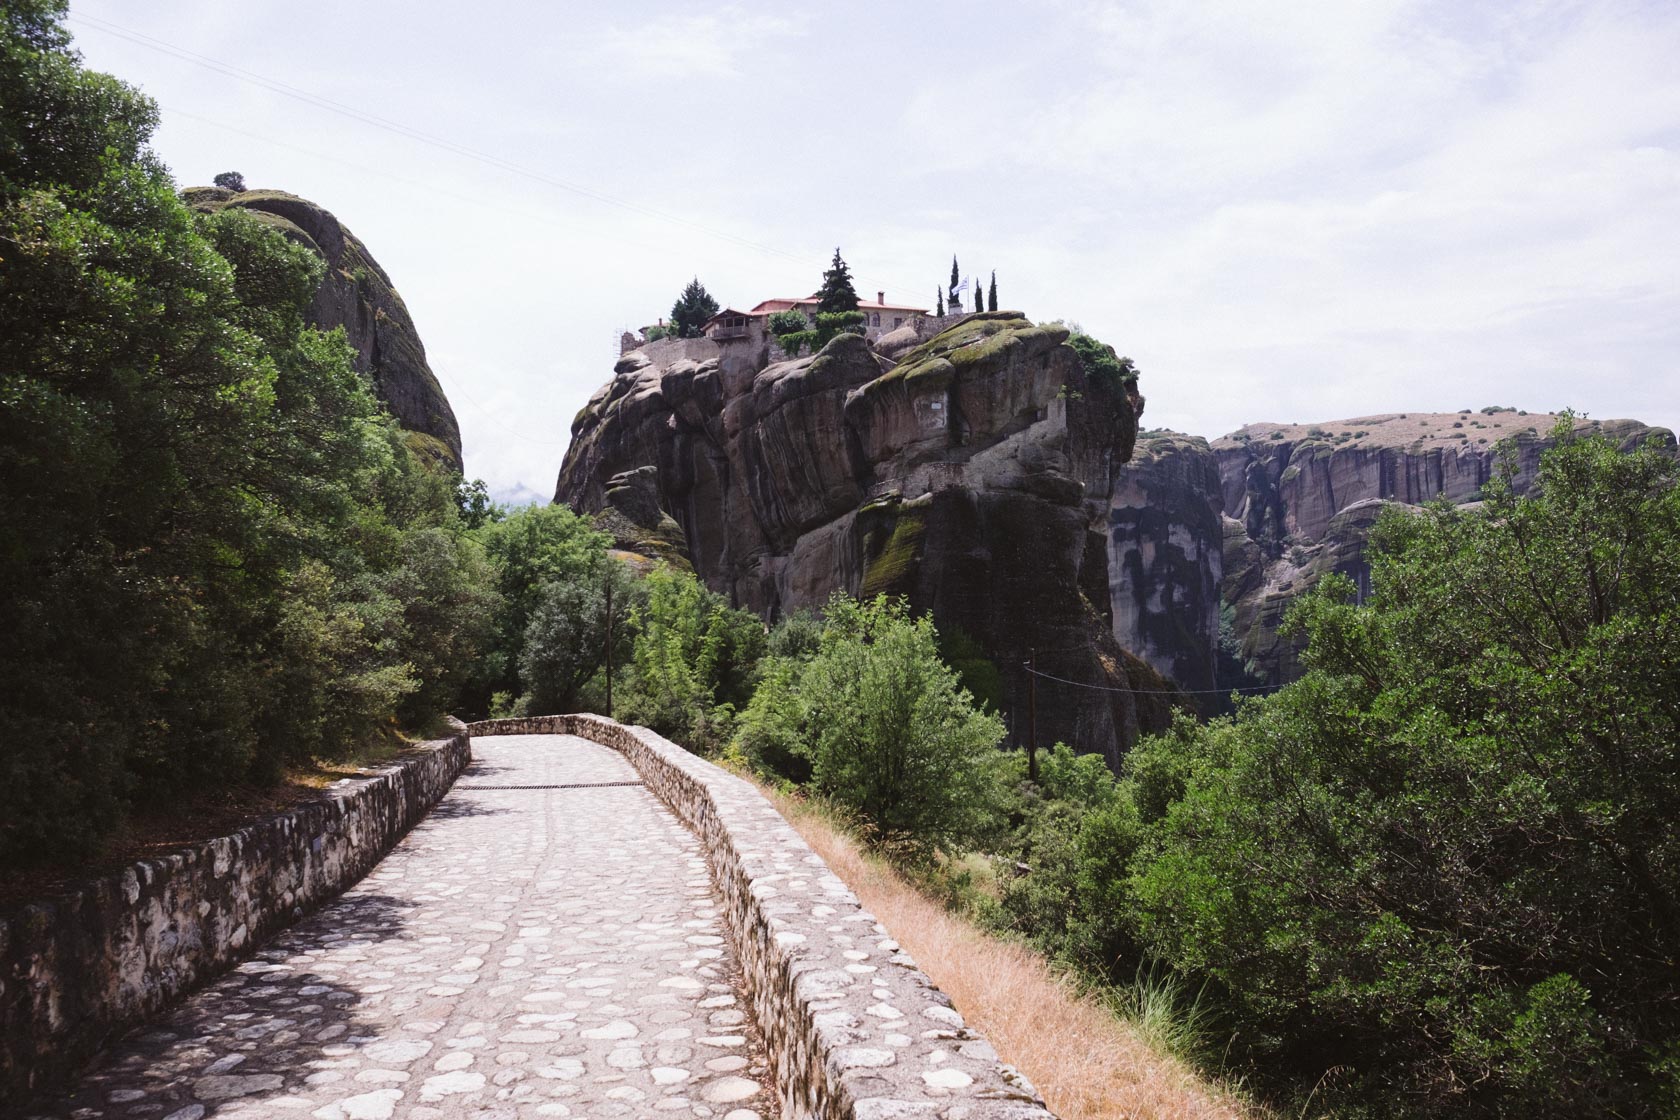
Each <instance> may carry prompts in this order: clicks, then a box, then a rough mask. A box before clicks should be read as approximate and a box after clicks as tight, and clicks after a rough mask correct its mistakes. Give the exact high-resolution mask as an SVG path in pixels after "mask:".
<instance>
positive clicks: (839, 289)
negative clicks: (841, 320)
mask: <svg viewBox="0 0 1680 1120" xmlns="http://www.w3.org/2000/svg"><path fill="white" fill-rule="evenodd" d="M817 300H818V302H817V311H818V312H821V313H826V314H831V315H832V314H834V313H836V312H841V311H856V310H857V306H858V294H857V290H856V289H855V288H853V287H852V270H851V269H849V268H847V267H846V262H845V261H843V260H841V259H840V250H839V249H835V250H834V262H833V263H832V264H830V265H829V266H828V271H826V272H824V273H823V281H822V287H821V288H820V289H818V291H817Z"/></svg>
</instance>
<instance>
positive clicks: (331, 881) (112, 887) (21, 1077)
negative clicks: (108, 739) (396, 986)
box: [0, 732, 471, 1102]
mask: <svg viewBox="0 0 1680 1120" xmlns="http://www.w3.org/2000/svg"><path fill="white" fill-rule="evenodd" d="M470 760H471V745H470V743H469V741H468V739H467V736H466V735H465V734H464V733H461V732H457V733H456V734H454V735H453V736H451V737H450V738H448V739H442V740H438V741H436V742H433V743H428V744H427V745H426V746H425V747H424V748H422V749H421V751H420V753H419V755H418V757H415V758H411V759H407V760H405V761H403V762H401V763H400V764H398V765H396V766H393V767H391V768H390V769H388V770H385V771H383V772H381V773H380V774H378V775H377V776H375V777H372V778H369V779H366V780H362V781H359V782H357V783H355V784H353V785H351V786H349V787H346V788H345V789H344V790H343V791H342V792H339V793H337V794H336V795H335V796H333V797H330V798H324V799H322V800H319V801H312V802H309V803H308V804H305V805H300V806H298V807H297V808H295V809H290V810H287V811H286V812H283V813H279V814H276V815H274V816H272V817H269V818H267V819H266V820H262V821H259V822H258V823H256V824H253V825H249V826H247V827H246V828H243V829H240V830H239V831H238V832H235V833H233V834H232V835H231V836H222V837H218V838H216V839H214V840H207V841H204V842H202V843H199V844H195V845H193V846H191V847H188V848H184V849H182V850H181V851H178V852H175V853H173V854H172V855H168V856H164V857H162V858H159V859H146V860H141V861H140V862H138V863H136V864H134V865H132V866H131V867H129V868H127V869H126V870H124V871H121V872H117V873H115V874H112V875H109V876H107V877H105V878H102V879H96V880H93V881H91V882H88V883H86V884H84V885H83V886H81V887H80V888H78V889H77V890H76V891H75V892H74V893H73V894H70V895H68V896H66V897H64V898H62V899H56V900H53V901H48V902H38V903H30V904H26V905H22V906H16V907H11V908H8V909H5V910H0V1102H21V1101H23V1100H26V1099H28V1098H30V1097H32V1096H35V1095H37V1094H42V1093H45V1092H48V1091H50V1090H52V1089H54V1088H55V1087H57V1086H59V1085H61V1084H64V1083H66V1082H68V1081H69V1080H70V1079H71V1078H72V1077H73V1076H75V1075H76V1074H77V1073H78V1072H80V1070H81V1069H82V1067H83V1066H84V1065H86V1063H87V1062H88V1061H89V1060H90V1059H91V1058H92V1057H93V1056H94V1055H95V1054H96V1053H98V1051H99V1050H100V1049H101V1048H102V1047H104V1046H105V1045H106V1044H107V1043H108V1042H110V1041H111V1040H112V1039H114V1038H115V1037H116V1036H118V1035H120V1034H122V1033H123V1032H124V1031H127V1030H129V1029H130V1028H132V1027H134V1026H136V1025H138V1024H139V1023H141V1022H143V1021H145V1020H146V1019H148V1018H149V1017H151V1016H152V1015H154V1014H156V1013H157V1012H158V1011H160V1010H162V1009H163V1008H164V1007H166V1006H167V1005H169V1004H170V1003H172V1002H174V1001H175V1000H176V999H177V998H178V997H180V996H181V995H183V994H184V993H185V992H187V991H188V990H189V989H191V988H194V987H196V986H198V985H199V984H201V983H203V982H204V981H206V980H208V979H210V978H211V977H213V976H215V975H216V974H218V973H219V972H221V971H222V970H224V969H226V968H227V967H228V966H230V965H232V964H233V963H235V962H236V961H238V960H240V959H241V958H243V957H245V956H246V955H248V954H249V953H250V952H251V951H252V950H253V949H254V948H255V947H256V946H257V944H258V943H260V942H261V941H262V940H263V939H264V938H266V937H268V936H269V935H270V934H272V933H274V932H275V931H276V930H278V929H280V928H282V927H283V926H286V925H289V924H291V923H292V922H293V921H295V920H296V919H297V918H299V917H301V916H302V915H303V914H304V913H305V912H307V911H309V910H311V909H314V908H315V907H317V906H319V905H321V904H322V903H324V902H326V901H328V900H329V899H331V898H332V897H334V896H335V895H337V894H338V893H339V892H340V891H342V890H343V889H344V888H346V887H348V886H349V885H351V884H352V883H354V882H355V881H356V880H358V879H360V878H361V877H362V876H363V875H365V874H366V873H367V872H368V870H369V869H371V868H372V867H373V865H374V864H375V863H377V862H378V861H379V859H380V857H382V856H383V855H384V854H385V853H386V852H387V851H389V850H390V848H391V846H392V845H393V844H395V843H396V842H397V840H398V839H399V838H400V837H401V836H402V835H403V834H404V833H406V832H407V831H408V830H409V829H410V828H411V827H413V825H414V824H415V823H416V822H417V821H418V820H419V819H420V818H421V817H422V816H424V815H425V814H426V811H427V810H428V809H430V808H431V807H432V806H433V805H434V804H435V803H436V802H437V800H438V799H439V798H440V797H442V796H443V795H444V793H445V792H446V791H447V790H448V789H449V787H450V785H451V784H453V783H454V781H455V778H456V776H457V775H458V774H460V772H461V771H462V770H463V769H465V768H466V766H467V763H468V762H469V761H470Z"/></svg>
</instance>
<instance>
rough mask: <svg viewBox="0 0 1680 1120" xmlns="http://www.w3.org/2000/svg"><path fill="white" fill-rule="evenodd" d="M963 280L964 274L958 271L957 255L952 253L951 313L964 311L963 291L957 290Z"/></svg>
mask: <svg viewBox="0 0 1680 1120" xmlns="http://www.w3.org/2000/svg"><path fill="white" fill-rule="evenodd" d="M961 281H962V274H961V273H959V272H958V271H957V255H956V254H955V253H952V254H951V314H953V315H956V314H958V313H959V312H961V311H962V293H961V292H959V291H957V285H958V284H959V283H961Z"/></svg>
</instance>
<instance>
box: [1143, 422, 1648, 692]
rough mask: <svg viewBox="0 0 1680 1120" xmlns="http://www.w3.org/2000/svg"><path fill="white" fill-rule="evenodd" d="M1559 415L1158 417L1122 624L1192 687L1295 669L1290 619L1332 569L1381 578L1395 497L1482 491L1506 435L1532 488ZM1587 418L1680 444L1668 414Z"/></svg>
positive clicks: (1625, 435)
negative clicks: (1653, 419) (1178, 429)
mask: <svg viewBox="0 0 1680 1120" xmlns="http://www.w3.org/2000/svg"><path fill="white" fill-rule="evenodd" d="M1557 419H1558V418H1557V417H1556V416H1555V415H1551V414H1545V413H1540V414H1534V415H1530V414H1528V413H1519V412H1517V411H1515V410H1512V409H1497V410H1496V409H1488V410H1484V411H1482V412H1479V413H1475V412H1470V411H1468V410H1466V411H1464V412H1457V413H1389V414H1385V415H1380V416H1364V417H1359V418H1356V419H1352V420H1340V421H1330V422H1325V423H1322V424H1315V425H1292V424H1250V425H1249V426H1247V427H1245V428H1243V429H1241V430H1239V431H1236V432H1233V433H1231V434H1230V435H1228V436H1225V437H1224V438H1222V439H1218V440H1215V441H1214V442H1213V443H1212V444H1207V443H1205V442H1203V441H1202V440H1200V439H1196V438H1195V437H1191V436H1180V435H1176V434H1174V433H1147V434H1145V435H1144V436H1143V437H1141V441H1140V442H1141V446H1140V451H1139V453H1138V455H1137V457H1136V458H1135V460H1134V461H1133V462H1132V463H1130V464H1128V465H1127V466H1126V467H1125V468H1123V469H1122V471H1121V476H1120V480H1119V482H1118V483H1117V484H1116V486H1115V491H1114V493H1115V497H1114V503H1113V510H1112V511H1111V515H1110V517H1111V526H1110V531H1111V535H1112V542H1111V550H1112V551H1113V552H1114V553H1115V555H1116V556H1118V557H1120V559H1121V562H1120V563H1119V564H1117V565H1116V566H1115V568H1114V570H1113V572H1112V575H1111V584H1112V587H1113V591H1114V604H1115V607H1114V618H1115V634H1116V637H1117V638H1118V640H1119V641H1120V643H1121V644H1123V645H1125V646H1126V647H1127V648H1129V649H1134V650H1136V651H1137V652H1138V653H1139V654H1140V655H1141V656H1142V657H1144V658H1145V659H1146V660H1148V661H1149V662H1150V663H1151V664H1152V665H1154V666H1155V667H1156V668H1157V669H1159V670H1160V671H1161V672H1162V673H1164V674H1166V675H1167V676H1169V677H1171V678H1172V679H1174V680H1175V681H1177V682H1178V683H1179V684H1181V685H1182V686H1184V687H1185V688H1191V689H1194V688H1203V687H1218V688H1221V689H1226V688H1233V687H1240V686H1244V685H1255V684H1266V685H1276V684H1282V683H1284V682H1287V681H1289V680H1292V679H1294V678H1295V677H1296V676H1297V675H1298V674H1299V664H1298V661H1297V658H1298V655H1299V652H1300V651H1299V647H1298V645H1297V644H1296V643H1295V642H1293V641H1290V640H1286V639H1284V638H1282V637H1281V636H1280V635H1279V634H1278V627H1279V625H1280V624H1281V623H1282V621H1283V617H1284V615H1285V613H1286V612H1287V611H1288V609H1289V607H1290V605H1291V604H1292V603H1294V601H1295V600H1296V599H1297V598H1299V597H1300V596H1301V595H1302V594H1303V593H1305V592H1306V591H1307V590H1309V589H1310V588H1312V587H1313V586H1314V585H1316V584H1317V583H1318V581H1319V580H1320V579H1322V578H1323V577H1324V576H1325V575H1326V574H1328V573H1330V572H1341V573H1343V574H1344V575H1347V576H1348V577H1349V578H1350V579H1352V580H1353V581H1354V583H1355V584H1356V585H1357V586H1359V587H1360V589H1361V591H1362V592H1363V591H1368V590H1369V588H1370V574H1371V573H1370V564H1369V562H1368V561H1367V559H1366V554H1365V553H1366V543H1367V541H1368V540H1369V537H1370V531H1371V527H1372V526H1373V525H1374V524H1375V523H1376V520H1377V517H1378V516H1379V515H1380V514H1381V513H1382V511H1383V509H1384V508H1385V507H1387V506H1388V505H1390V504H1396V503H1398V504H1404V505H1418V504H1421V503H1423V502H1427V501H1431V500H1433V499H1435V498H1437V497H1445V498H1446V499H1447V500H1448V501H1452V502H1458V503H1466V502H1472V501H1475V500H1476V499H1477V498H1478V496H1479V495H1480V493H1481V490H1482V487H1483V486H1485V485H1486V484H1487V483H1488V482H1489V481H1490V480H1491V479H1492V478H1493V477H1494V476H1495V474H1496V473H1497V472H1498V471H1500V470H1503V469H1505V466H1504V465H1503V464H1502V462H1501V455H1502V451H1501V450H1500V445H1501V443H1502V441H1503V442H1504V446H1505V448H1506V449H1508V455H1509V459H1508V462H1509V469H1511V470H1512V471H1513V475H1512V477H1513V481H1514V483H1515V485H1516V487H1517V489H1518V491H1519V492H1521V491H1523V490H1526V489H1527V488H1528V487H1529V486H1530V485H1531V484H1532V483H1533V481H1534V478H1535V475H1536V473H1537V471H1538V469H1539V465H1540V454H1541V452H1542V451H1543V450H1544V449H1545V448H1546V447H1547V446H1548V445H1549V443H1550V439H1549V435H1548V433H1549V432H1550V431H1551V429H1552V427H1553V425H1554V424H1555V423H1556V422H1557ZM1576 427H1577V430H1580V431H1596V432H1600V433H1602V434H1604V435H1606V436H1608V437H1610V438H1611V439H1612V440H1614V441H1616V442H1617V443H1618V444H1620V445H1621V446H1623V447H1631V446H1633V445H1634V444H1636V443H1639V442H1641V441H1643V440H1644V439H1646V438H1648V437H1650V436H1651V435H1653V434H1655V435H1656V436H1657V438H1659V439H1661V440H1663V441H1664V442H1666V443H1667V445H1668V446H1669V447H1671V448H1672V447H1673V446H1674V436H1673V435H1672V433H1669V432H1668V431H1667V430H1666V429H1661V428H1649V427H1647V426H1646V425H1644V424H1641V423H1638V422H1637V421H1633V420H1606V421H1586V420H1583V421H1580V422H1579V423H1578V424H1577V425H1576ZM1209 587H1217V588H1218V593H1217V596H1216V597H1210V596H1209V594H1208V588H1209ZM1210 599H1216V601H1217V607H1216V609H1214V610H1212V611H1210V609H1209V605H1210ZM1210 678H1211V680H1212V682H1213V683H1212V685H1208V684H1204V683H1203V682H1206V681H1209V680H1210ZM1210 706H1211V707H1217V706H1218V704H1217V701H1216V702H1215V704H1213V705H1204V707H1210Z"/></svg>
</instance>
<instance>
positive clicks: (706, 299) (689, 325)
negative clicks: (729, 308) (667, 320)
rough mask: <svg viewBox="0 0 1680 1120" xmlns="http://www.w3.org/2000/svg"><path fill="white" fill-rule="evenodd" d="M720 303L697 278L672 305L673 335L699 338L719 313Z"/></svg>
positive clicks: (689, 283) (691, 281)
mask: <svg viewBox="0 0 1680 1120" xmlns="http://www.w3.org/2000/svg"><path fill="white" fill-rule="evenodd" d="M718 310H719V308H718V301H717V300H715V299H713V298H712V296H711V293H710V292H708V291H706V287H705V285H704V284H702V283H700V278H699V277H698V276H696V277H695V278H694V279H692V280H690V281H689V282H688V287H686V288H684V289H683V290H682V294H681V295H679V296H678V297H677V302H676V303H674V304H672V305H671V333H672V334H674V335H676V336H677V337H678V338H699V337H700V335H701V334H702V333H703V330H702V328H704V327H705V325H706V320H707V319H710V318H711V317H712V316H713V315H716V314H717V313H718Z"/></svg>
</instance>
